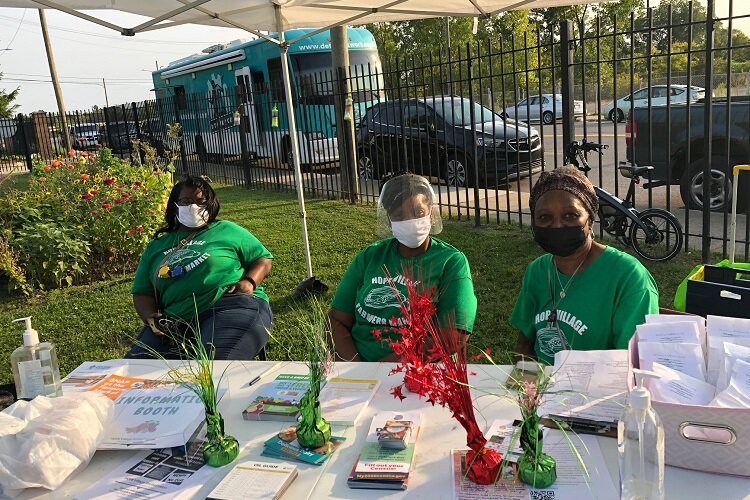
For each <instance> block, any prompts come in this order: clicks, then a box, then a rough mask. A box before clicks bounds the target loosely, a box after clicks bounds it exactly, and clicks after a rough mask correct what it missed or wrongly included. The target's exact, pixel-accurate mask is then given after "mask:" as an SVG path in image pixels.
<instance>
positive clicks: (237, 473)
mask: <svg viewBox="0 0 750 500" xmlns="http://www.w3.org/2000/svg"><path fill="white" fill-rule="evenodd" d="M296 477H297V466H296V465H291V464H285V463H281V464H278V463H268V462H257V461H252V462H243V463H240V464H237V465H235V466H234V468H233V469H232V470H231V471H229V474H227V475H226V477H225V478H224V479H222V480H221V482H220V483H219V485H218V486H217V487H216V488H214V490H213V491H212V492H211V493H209V494H208V496H207V497H206V500H244V499H246V498H253V499H256V500H275V499H277V498H281V496H282V495H283V494H284V492H285V491H286V490H287V488H289V485H291V484H292V482H293V481H294V479H295V478H296Z"/></svg>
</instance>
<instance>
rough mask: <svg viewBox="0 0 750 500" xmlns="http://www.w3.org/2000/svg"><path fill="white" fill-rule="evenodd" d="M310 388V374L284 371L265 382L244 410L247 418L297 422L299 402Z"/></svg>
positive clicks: (243, 414) (244, 416)
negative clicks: (294, 373) (271, 380)
mask: <svg viewBox="0 0 750 500" xmlns="http://www.w3.org/2000/svg"><path fill="white" fill-rule="evenodd" d="M309 388H310V377H309V376H308V375H290V374H286V373H282V374H281V375H279V376H277V377H276V380H274V381H273V382H270V383H268V384H264V385H263V386H262V387H261V389H260V391H259V394H258V395H256V397H255V399H253V401H252V403H250V405H249V406H248V407H247V408H246V409H245V410H244V411H243V412H242V418H244V419H245V420H281V421H285V422H296V421H297V417H299V402H300V400H301V399H302V396H304V395H305V392H307V389H309Z"/></svg>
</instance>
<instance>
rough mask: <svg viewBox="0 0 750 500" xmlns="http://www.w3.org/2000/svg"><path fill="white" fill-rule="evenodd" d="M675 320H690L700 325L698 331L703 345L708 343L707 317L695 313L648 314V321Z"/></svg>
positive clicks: (689, 321)
mask: <svg viewBox="0 0 750 500" xmlns="http://www.w3.org/2000/svg"><path fill="white" fill-rule="evenodd" d="M675 322H680V323H681V322H688V323H695V326H697V327H698V332H699V333H700V336H701V341H702V343H703V345H705V344H706V337H707V334H706V318H704V317H703V316H695V315H693V314H647V315H646V323H648V324H653V323H675Z"/></svg>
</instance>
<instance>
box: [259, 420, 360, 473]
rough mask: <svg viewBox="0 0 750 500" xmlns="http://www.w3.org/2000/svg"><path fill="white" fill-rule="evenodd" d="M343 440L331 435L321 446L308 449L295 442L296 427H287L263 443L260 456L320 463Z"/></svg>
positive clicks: (326, 458)
mask: <svg viewBox="0 0 750 500" xmlns="http://www.w3.org/2000/svg"><path fill="white" fill-rule="evenodd" d="M345 440H346V438H345V437H341V436H331V440H330V441H329V442H328V443H326V444H325V445H323V446H322V447H320V448H315V449H312V450H308V449H306V448H303V447H302V446H300V444H299V443H298V442H297V428H296V427H288V428H287V429H284V430H283V431H281V432H279V433H278V434H275V435H274V436H272V437H271V438H269V439H268V440H266V442H265V443H263V451H262V452H261V456H264V457H271V458H281V459H285V460H297V461H299V462H306V463H309V464H313V465H320V464H322V463H323V462H325V461H326V460H328V457H330V456H331V454H332V453H333V452H334V451H336V449H337V448H338V447H339V446H341V443H343V442H344V441H345Z"/></svg>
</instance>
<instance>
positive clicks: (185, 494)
mask: <svg viewBox="0 0 750 500" xmlns="http://www.w3.org/2000/svg"><path fill="white" fill-rule="evenodd" d="M216 470H217V469H216V468H214V467H211V466H209V465H205V464H204V462H203V443H202V442H191V443H190V445H189V446H188V453H187V454H185V456H174V455H173V454H172V453H171V452H170V450H168V449H162V450H154V451H142V452H139V453H137V454H136V455H135V456H134V457H133V458H131V459H129V460H127V461H126V462H125V463H123V464H122V465H120V466H119V467H118V468H117V469H115V470H114V471H112V472H111V473H110V474H108V475H107V476H105V477H104V478H102V479H100V480H99V481H97V482H96V483H94V484H93V485H91V486H90V487H89V488H87V489H86V490H84V491H82V492H81V493H78V494H77V495H76V496H75V499H76V500H86V499H92V498H96V499H97V500H115V499H118V500H122V499H132V500H147V499H150V498H159V499H165V500H170V499H182V498H186V499H187V498H192V497H193V496H195V495H196V494H197V493H198V491H199V490H200V489H201V488H202V487H203V485H204V484H205V483H206V481H208V480H209V479H210V478H211V476H213V475H214V474H215V473H216Z"/></svg>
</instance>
